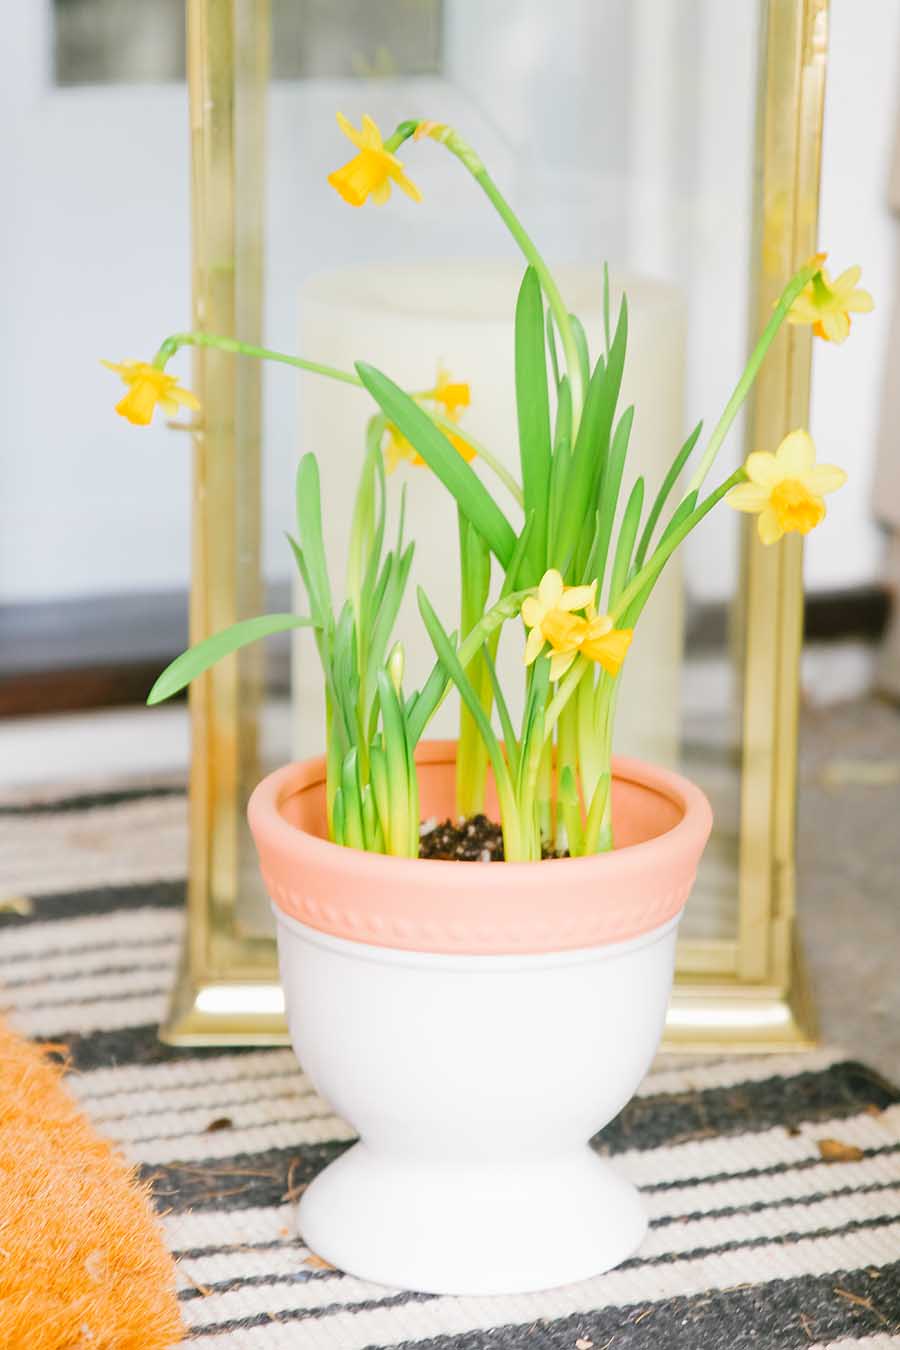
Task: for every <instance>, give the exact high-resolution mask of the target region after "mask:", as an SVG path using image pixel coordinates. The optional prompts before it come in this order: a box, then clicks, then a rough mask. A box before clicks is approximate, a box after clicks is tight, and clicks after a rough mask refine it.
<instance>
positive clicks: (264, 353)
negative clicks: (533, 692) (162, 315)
mask: <svg viewBox="0 0 900 1350" xmlns="http://www.w3.org/2000/svg"><path fill="white" fill-rule="evenodd" d="M414 125H415V124H414V123H413V126H414ZM182 347H211V348H213V349H214V350H216V351H222V352H234V353H235V355H237V356H253V357H256V359H257V360H259V361H276V362H277V363H278V364H279V365H282V366H293V367H294V369H295V370H305V371H307V372H308V373H309V374H310V375H322V376H324V378H325V379H326V380H338V381H339V382H340V383H341V384H352V385H353V386H354V388H356V389H365V385H364V384H363V382H362V380H361V379H360V378H359V376H358V375H357V374H355V373H354V372H351V371H349V370H340V369H338V367H337V366H327V365H323V364H322V362H321V361H307V360H306V359H305V357H302V356H289V355H288V353H287V352H276V351H273V350H272V348H271V347H257V346H255V345H254V344H253V343H252V342H240V341H238V339H237V338H229V337H221V336H220V335H219V334H217V333H173V334H172V335H171V337H167V338H166V339H165V341H164V342H163V343H161V345H160V348H159V351H158V352H157V353H156V355H155V356H154V358H153V364H154V366H156V368H157V369H158V370H164V369H165V367H166V364H167V362H169V361H170V360H171V359H172V357H173V356H174V355H175V353H176V352H178V351H180V350H181V348H182ZM430 416H431V420H432V421H433V422H434V423H435V424H436V425H437V426H439V427H440V428H441V430H442V431H444V432H448V431H449V432H450V433H452V434H453V435H456V436H461V437H462V438H463V439H464V440H465V441H466V443H467V444H468V445H470V446H471V447H472V449H473V450H474V451H475V453H476V455H477V456H478V458H479V459H483V460H484V462H485V464H486V465H487V467H488V468H489V469H490V470H491V472H492V473H493V474H495V475H496V476H497V478H499V480H500V482H501V483H502V484H503V486H504V487H505V488H506V489H507V491H508V492H509V493H510V494H511V495H512V497H513V499H514V500H515V501H516V502H518V504H519V506H522V505H523V502H524V498H523V495H522V489H521V488H520V487H519V484H518V483H517V482H516V480H515V479H514V478H513V476H512V474H511V473H510V472H509V470H508V469H507V468H506V467H505V466H504V465H503V464H501V463H500V461H499V460H498V459H497V458H496V456H495V455H492V454H491V452H490V450H488V449H487V447H486V446H484V445H482V444H481V442H480V441H476V440H475V438H474V437H473V436H470V435H469V434H468V432H465V431H463V429H462V428H461V427H460V426H458V425H457V423H456V422H454V421H453V420H452V419H451V418H449V417H445V416H444V415H443V414H442V413H438V412H434V413H431V414H430Z"/></svg>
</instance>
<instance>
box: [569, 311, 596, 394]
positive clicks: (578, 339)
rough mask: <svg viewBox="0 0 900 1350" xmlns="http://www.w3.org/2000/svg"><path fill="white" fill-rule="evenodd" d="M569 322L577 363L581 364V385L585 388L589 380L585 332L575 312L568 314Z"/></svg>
mask: <svg viewBox="0 0 900 1350" xmlns="http://www.w3.org/2000/svg"><path fill="white" fill-rule="evenodd" d="M569 323H570V324H571V325H572V335H573V336H574V338H575V346H576V347H577V348H578V364H579V365H580V366H581V387H582V389H587V387H588V385H589V384H590V380H591V353H590V348H589V347H588V340H587V333H586V332H585V331H584V324H583V323H582V322H581V320H580V319H579V317H578V315H577V314H570V315H569Z"/></svg>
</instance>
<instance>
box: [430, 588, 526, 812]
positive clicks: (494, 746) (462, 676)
mask: <svg viewBox="0 0 900 1350" xmlns="http://www.w3.org/2000/svg"><path fill="white" fill-rule="evenodd" d="M416 594H417V596H418V600H419V612H420V614H421V615H422V621H423V622H424V624H425V628H426V630H427V632H428V636H429V637H430V638H431V644H432V646H433V647H434V650H435V653H436V655H437V657H438V659H439V660H440V661H441V662H442V664H443V666H444V668H445V670H446V671H447V674H448V675H449V676H450V679H451V680H452V681H453V683H454V684H455V685H456V687H457V689H458V690H459V694H460V698H462V699H463V701H464V702H465V704H466V707H467V708H468V709H469V712H470V713H471V714H472V716H473V718H474V719H475V721H476V723H477V724H478V730H479V731H480V732H481V735H482V737H483V738H484V743H485V745H486V746H487V752H488V755H489V757H490V761H491V767H492V768H493V770H494V781H495V783H496V785H497V791H498V794H499V796H500V799H501V802H504V801H505V802H507V803H508V804H509V805H510V806H511V807H512V810H513V815H514V814H515V809H514V804H513V791H512V782H511V780H510V775H509V766H508V765H507V763H506V760H505V759H504V758H503V751H502V750H501V748H500V742H499V741H498V740H497V737H496V736H495V735H494V729H493V727H492V726H491V724H490V722H489V721H488V718H487V716H486V715H485V711H484V709H483V708H482V706H481V700H480V699H479V697H478V694H477V693H476V691H475V689H474V688H473V687H472V684H471V681H470V680H469V678H468V676H467V675H466V672H465V670H464V669H463V667H462V665H461V663H460V660H459V657H458V656H457V654H456V652H455V650H454V648H453V645H452V643H451V642H450V639H449V637H448V636H447V634H446V632H445V631H444V628H443V626H442V624H441V621H440V619H439V618H438V616H437V615H436V614H435V612H434V609H433V608H432V606H431V602H430V601H429V599H428V596H427V595H426V594H425V592H424V591H423V590H422V587H421V586H420V587H419V588H418V591H417V592H416ZM503 823H504V826H505V825H506V824H507V821H506V820H504V822H503Z"/></svg>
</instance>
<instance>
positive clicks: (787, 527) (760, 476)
mask: <svg viewBox="0 0 900 1350" xmlns="http://www.w3.org/2000/svg"><path fill="white" fill-rule="evenodd" d="M744 469H745V471H746V474H747V478H748V480H749V481H748V482H746V483H739V484H738V485H737V487H734V488H732V489H731V491H730V492H729V494H728V496H727V497H726V498H725V500H726V501H727V502H728V504H729V506H733V507H734V509H735V510H736V511H747V512H750V513H751V514H753V515H756V516H759V522H758V528H759V537H760V539H761V540H762V541H763V543H764V544H775V543H777V542H778V540H779V539H780V538H781V536H782V535H783V534H790V533H794V532H796V533H798V534H809V532H810V530H813V529H815V527H816V526H817V525H819V524H821V522H822V521H823V520H824V519H825V503H824V501H823V500H822V498H823V497H824V496H825V494H826V493H828V492H836V491H837V489H838V488H839V487H843V485H844V483H846V481H847V475H846V473H845V472H844V470H843V469H840V468H838V466H837V465H836V464H817V463H816V447H815V445H814V444H813V439H812V437H811V436H810V435H809V433H808V432H806V431H792V432H791V433H790V435H788V436H785V438H784V440H783V441H782V442H781V444H780V445H779V447H778V449H777V450H776V451H775V454H774V455H772V454H769V453H768V451H765V450H756V451H754V452H753V454H751V455H748V456H747V461H746V463H745V465H744Z"/></svg>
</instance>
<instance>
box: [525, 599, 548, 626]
mask: <svg viewBox="0 0 900 1350" xmlns="http://www.w3.org/2000/svg"><path fill="white" fill-rule="evenodd" d="M543 617H544V610H543V607H542V606H541V604H540V602H539V601H538V599H537V597H536V596H534V595H528V596H526V597H525V599H524V600H523V601H522V621H523V623H524V624H525V625H526V627H528V628H534V627H535V625H536V624H539V623H540V621H541V619H542V618H543Z"/></svg>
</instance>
